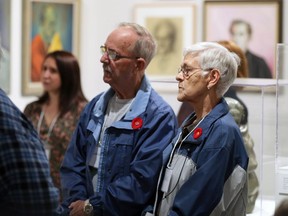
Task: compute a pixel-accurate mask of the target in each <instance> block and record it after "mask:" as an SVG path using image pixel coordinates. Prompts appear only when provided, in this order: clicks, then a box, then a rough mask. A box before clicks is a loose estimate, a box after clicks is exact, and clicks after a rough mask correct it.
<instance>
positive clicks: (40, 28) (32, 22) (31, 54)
mask: <svg viewBox="0 0 288 216" xmlns="http://www.w3.org/2000/svg"><path fill="white" fill-rule="evenodd" d="M79 7H80V2H79V0H24V2H23V25H22V26H23V34H24V35H23V36H24V37H23V43H22V44H23V49H22V64H23V72H22V95H36V96H37V95H40V94H41V93H42V91H43V89H42V85H41V81H40V78H41V68H42V63H43V60H44V57H45V56H46V55H47V54H48V53H49V52H53V51H56V50H65V51H68V52H72V53H73V54H74V55H75V56H77V54H78V52H79V51H78V49H79V44H78V43H79V35H78V34H79V30H78V28H79V10H80V8H79Z"/></svg>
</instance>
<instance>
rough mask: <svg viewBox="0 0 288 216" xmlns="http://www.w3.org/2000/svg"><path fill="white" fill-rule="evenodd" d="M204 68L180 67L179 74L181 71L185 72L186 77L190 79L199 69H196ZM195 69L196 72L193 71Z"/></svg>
mask: <svg viewBox="0 0 288 216" xmlns="http://www.w3.org/2000/svg"><path fill="white" fill-rule="evenodd" d="M199 69H200V70H202V68H183V67H180V68H178V74H179V73H183V76H184V78H186V79H188V78H189V77H190V76H192V75H193V74H195V73H196V72H197V71H195V70H199ZM193 71H195V72H194V73H192V72H193Z"/></svg>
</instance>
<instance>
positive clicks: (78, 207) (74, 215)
mask: <svg viewBox="0 0 288 216" xmlns="http://www.w3.org/2000/svg"><path fill="white" fill-rule="evenodd" d="M84 202H85V201H84V200H77V201H75V202H72V203H71V204H70V205H69V207H68V208H69V209H70V214H69V215H70V216H85V213H84V211H83V209H84Z"/></svg>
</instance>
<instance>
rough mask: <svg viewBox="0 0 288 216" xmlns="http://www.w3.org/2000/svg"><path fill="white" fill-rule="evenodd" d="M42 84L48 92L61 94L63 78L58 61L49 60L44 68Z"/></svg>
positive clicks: (44, 64) (45, 62)
mask: <svg viewBox="0 0 288 216" xmlns="http://www.w3.org/2000/svg"><path fill="white" fill-rule="evenodd" d="M41 82H42V85H43V88H44V90H45V91H47V92H59V91H60V87H61V77H60V73H59V71H58V68H57V65H56V61H55V60H54V59H53V58H49V57H48V58H47V59H46V60H45V61H44V63H43V66H42V73H41Z"/></svg>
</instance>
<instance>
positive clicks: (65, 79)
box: [38, 50, 87, 116]
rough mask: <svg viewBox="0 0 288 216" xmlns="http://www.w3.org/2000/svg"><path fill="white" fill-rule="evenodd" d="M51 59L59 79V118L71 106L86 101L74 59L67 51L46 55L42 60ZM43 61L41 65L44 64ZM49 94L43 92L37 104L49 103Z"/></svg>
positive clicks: (78, 69) (76, 61) (78, 68)
mask: <svg viewBox="0 0 288 216" xmlns="http://www.w3.org/2000/svg"><path fill="white" fill-rule="evenodd" d="M47 58H52V59H54V60H55V62H56V65H57V68H58V71H59V74H60V78H61V86H60V97H59V100H60V101H59V110H60V116H62V115H64V114H65V113H66V112H67V111H68V110H69V109H70V107H71V106H73V105H76V104H77V103H79V102H81V101H87V99H86V98H85V96H84V94H83V91H82V87H81V76H80V67H79V64H78V60H77V59H76V57H75V56H74V55H73V54H72V53H70V52H67V51H63V50H61V51H54V52H51V53H48V54H47V55H46V57H45V59H44V61H45V60H46V59H47ZM44 61H43V63H44ZM49 100H50V98H49V94H48V92H47V91H44V93H43V94H42V96H40V97H39V100H38V102H39V103H41V104H43V103H45V102H47V101H49Z"/></svg>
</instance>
